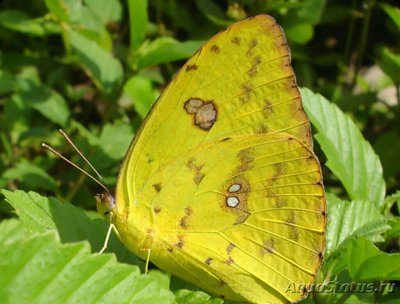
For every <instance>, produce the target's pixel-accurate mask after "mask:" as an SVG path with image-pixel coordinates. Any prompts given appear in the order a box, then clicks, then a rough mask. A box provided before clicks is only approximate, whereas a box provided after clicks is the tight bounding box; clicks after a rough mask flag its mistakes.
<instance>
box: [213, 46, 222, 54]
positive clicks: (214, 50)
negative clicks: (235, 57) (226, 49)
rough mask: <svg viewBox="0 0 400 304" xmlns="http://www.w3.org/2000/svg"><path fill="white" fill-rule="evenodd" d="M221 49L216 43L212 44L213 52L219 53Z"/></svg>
mask: <svg viewBox="0 0 400 304" xmlns="http://www.w3.org/2000/svg"><path fill="white" fill-rule="evenodd" d="M220 50H221V49H220V47H219V46H218V45H216V44H213V45H212V46H211V52H214V53H218V52H219V51H220Z"/></svg>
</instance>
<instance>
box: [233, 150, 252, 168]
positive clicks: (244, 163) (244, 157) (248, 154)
mask: <svg viewBox="0 0 400 304" xmlns="http://www.w3.org/2000/svg"><path fill="white" fill-rule="evenodd" d="M237 158H238V159H239V166H238V167H237V169H236V171H237V172H243V171H247V170H249V169H250V168H251V163H252V162H253V161H254V151H253V149H251V148H247V149H243V150H240V151H239V153H238V154H237Z"/></svg>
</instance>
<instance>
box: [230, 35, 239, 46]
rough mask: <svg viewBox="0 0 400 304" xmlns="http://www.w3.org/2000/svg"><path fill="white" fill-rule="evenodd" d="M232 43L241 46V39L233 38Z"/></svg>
mask: <svg viewBox="0 0 400 304" xmlns="http://www.w3.org/2000/svg"><path fill="white" fill-rule="evenodd" d="M231 42H232V43H233V44H236V45H240V38H239V37H236V36H235V37H233V38H232V40H231Z"/></svg>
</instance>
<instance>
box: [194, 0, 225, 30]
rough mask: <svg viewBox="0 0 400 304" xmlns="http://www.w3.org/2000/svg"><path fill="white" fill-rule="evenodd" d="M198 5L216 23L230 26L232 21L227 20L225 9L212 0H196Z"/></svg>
mask: <svg viewBox="0 0 400 304" xmlns="http://www.w3.org/2000/svg"><path fill="white" fill-rule="evenodd" d="M196 6H197V8H198V9H199V11H200V12H202V13H203V14H204V15H205V16H206V17H207V19H208V20H210V21H212V22H213V23H214V24H218V25H221V26H228V25H230V24H231V23H232V22H230V21H227V20H225V18H226V14H225V12H224V10H223V9H222V8H221V7H220V6H218V5H217V4H215V3H214V2H213V1H211V0H196Z"/></svg>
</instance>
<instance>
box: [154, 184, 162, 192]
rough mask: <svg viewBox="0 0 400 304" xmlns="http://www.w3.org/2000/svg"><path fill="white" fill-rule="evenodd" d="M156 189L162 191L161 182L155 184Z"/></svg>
mask: <svg viewBox="0 0 400 304" xmlns="http://www.w3.org/2000/svg"><path fill="white" fill-rule="evenodd" d="M153 188H154V190H156V192H160V191H161V188H162V187H161V183H157V184H154V185H153Z"/></svg>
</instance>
